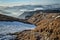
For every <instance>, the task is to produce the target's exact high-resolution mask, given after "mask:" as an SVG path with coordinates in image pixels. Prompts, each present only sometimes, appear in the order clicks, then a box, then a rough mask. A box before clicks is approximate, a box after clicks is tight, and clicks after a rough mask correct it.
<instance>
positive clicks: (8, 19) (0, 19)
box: [0, 14, 28, 23]
mask: <svg viewBox="0 0 60 40" xmlns="http://www.w3.org/2000/svg"><path fill="white" fill-rule="evenodd" d="M0 21H10V22H13V21H18V22H23V23H28V22H27V21H26V20H25V19H19V18H15V17H11V16H6V15H3V14H0Z"/></svg>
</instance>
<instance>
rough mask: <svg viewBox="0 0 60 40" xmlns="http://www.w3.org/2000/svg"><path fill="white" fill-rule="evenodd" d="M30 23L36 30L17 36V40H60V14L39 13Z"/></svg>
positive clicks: (29, 20)
mask: <svg viewBox="0 0 60 40" xmlns="http://www.w3.org/2000/svg"><path fill="white" fill-rule="evenodd" d="M27 21H28V22H30V23H32V24H35V25H36V28H35V29H33V30H31V31H25V32H23V33H21V34H20V33H18V34H17V40H60V13H37V14H34V15H33V16H32V17H31V18H30V19H28V20H27Z"/></svg>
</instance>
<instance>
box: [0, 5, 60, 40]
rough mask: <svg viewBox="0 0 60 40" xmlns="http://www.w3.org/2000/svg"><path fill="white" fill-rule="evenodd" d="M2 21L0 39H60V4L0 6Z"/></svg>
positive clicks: (0, 18) (0, 20)
mask: <svg viewBox="0 0 60 40" xmlns="http://www.w3.org/2000/svg"><path fill="white" fill-rule="evenodd" d="M0 23H1V24H0V31H1V32H0V40H5V39H6V40H60V4H50V5H20V6H7V7H4V6H0ZM3 27H4V28H3ZM7 30H8V31H7ZM2 33H3V34H2Z"/></svg>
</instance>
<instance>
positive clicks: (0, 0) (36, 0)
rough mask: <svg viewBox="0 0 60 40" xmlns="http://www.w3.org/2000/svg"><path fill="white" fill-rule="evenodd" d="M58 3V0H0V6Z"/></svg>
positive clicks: (59, 1) (59, 0)
mask: <svg viewBox="0 0 60 40" xmlns="http://www.w3.org/2000/svg"><path fill="white" fill-rule="evenodd" d="M47 4H60V0H0V6H18V5H47Z"/></svg>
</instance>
